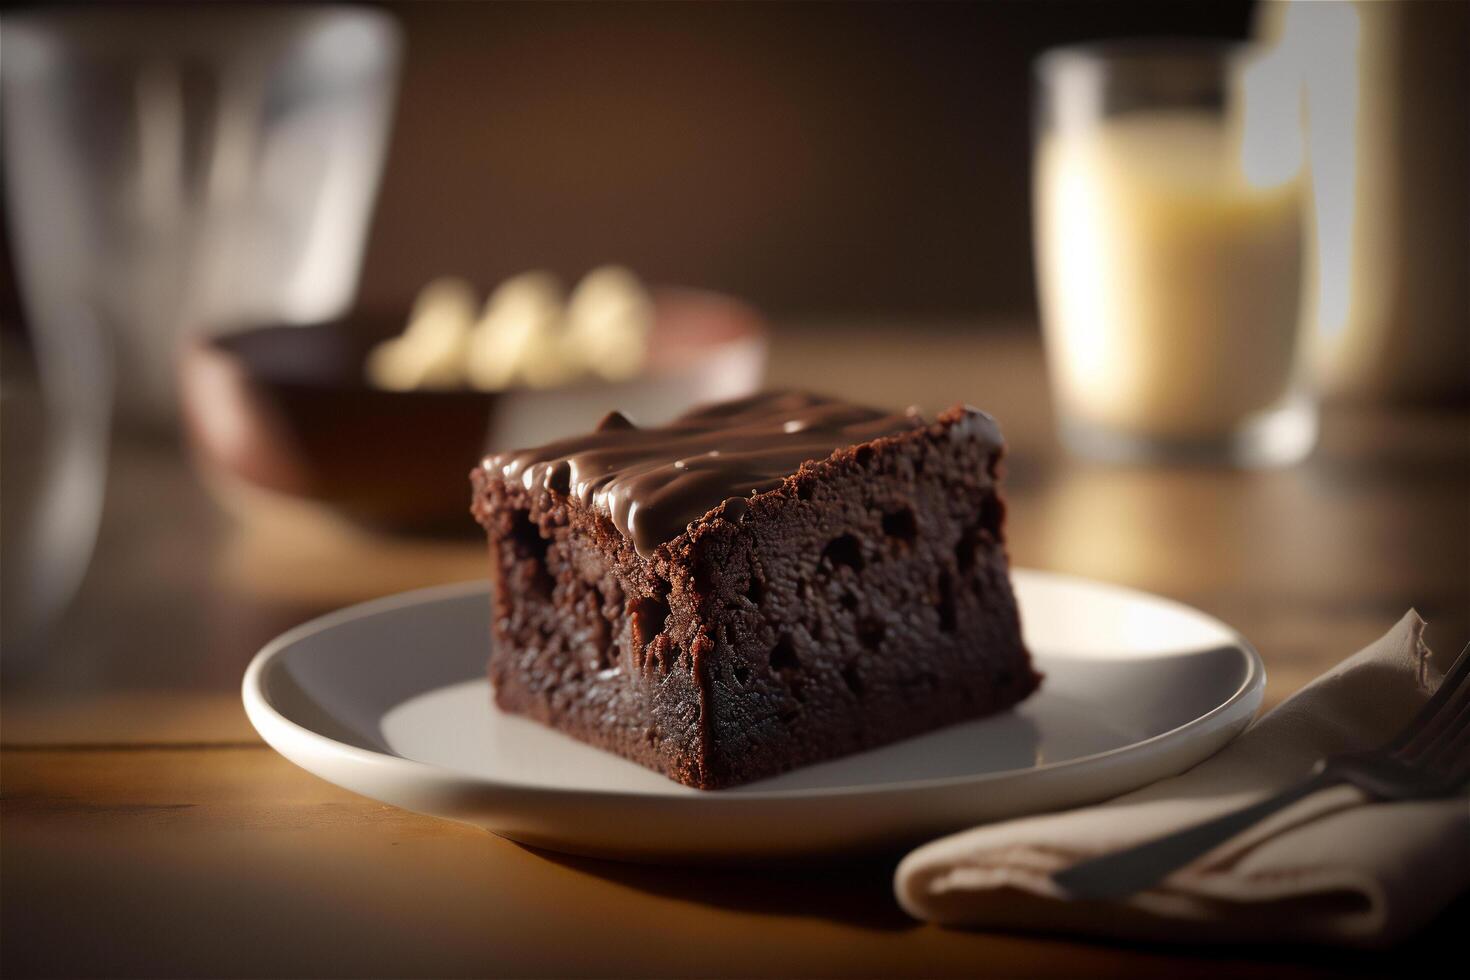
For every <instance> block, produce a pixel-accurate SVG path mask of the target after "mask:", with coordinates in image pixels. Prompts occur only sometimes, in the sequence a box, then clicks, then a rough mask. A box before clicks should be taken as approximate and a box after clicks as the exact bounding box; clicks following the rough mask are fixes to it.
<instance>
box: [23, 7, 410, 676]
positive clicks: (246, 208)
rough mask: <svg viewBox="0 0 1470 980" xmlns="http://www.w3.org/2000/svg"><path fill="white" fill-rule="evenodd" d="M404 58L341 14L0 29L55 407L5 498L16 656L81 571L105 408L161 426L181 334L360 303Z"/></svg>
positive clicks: (93, 16)
mask: <svg viewBox="0 0 1470 980" xmlns="http://www.w3.org/2000/svg"><path fill="white" fill-rule="evenodd" d="M398 51H399V36H398V29H397V26H396V24H395V22H394V21H393V20H392V19H391V18H390V17H388V16H387V15H386V14H384V13H383V12H381V11H375V10H369V9H358V8H349V7H316V6H307V5H301V6H267V5H258V6H249V5H240V6H227V5H218V6H217V5H210V4H198V5H192V6H187V5H179V6H171V7H145V6H132V5H115V6H110V7H90V8H89V7H76V8H58V9H52V10H41V11H36V12H29V13H21V14H15V15H10V14H7V15H6V16H5V17H4V18H3V20H0V111H3V115H0V119H3V126H4V138H3V144H4V146H3V153H4V163H5V192H6V195H7V198H6V200H7V210H8V215H9V225H10V226H9V228H8V229H7V230H8V232H9V234H10V240H11V243H12V246H13V250H14V255H15V260H16V267H17V272H18V278H19V282H20V287H21V294H22V300H23V302H24V305H25V309H26V314H27V321H28V327H29V334H30V340H31V345H32V348H33V350H34V353H35V357H36V366H37V375H38V378H39V381H40V386H41V403H42V408H43V410H44V414H45V418H44V420H42V422H41V424H39V425H38V426H35V428H36V429H37V431H38V433H39V438H38V440H37V441H38V442H39V443H41V445H40V446H39V450H38V453H37V456H38V460H37V461H36V462H35V464H34V465H33V466H30V465H28V469H27V472H26V473H25V474H24V476H25V477H26V479H25V481H22V482H25V483H26V484H27V487H26V492H25V493H20V492H19V490H17V492H16V494H14V495H12V494H9V493H8V494H7V507H6V512H5V514H4V518H5V520H4V531H3V538H4V542H5V559H6V565H7V566H9V565H11V564H12V563H16V564H17V565H18V566H19V567H18V568H16V569H14V570H12V571H9V572H8V573H7V574H6V576H5V584H6V588H5V590H4V606H5V616H4V620H5V647H6V655H7V663H13V662H14V661H15V659H16V658H17V657H18V656H20V652H18V651H22V652H23V650H34V649H38V645H37V643H36V642H35V640H36V637H37V636H38V635H39V634H40V633H41V632H42V631H43V629H44V627H45V626H46V625H47V623H48V622H49V621H50V620H52V619H54V618H55V616H56V615H57V614H58V613H59V612H60V610H61V609H62V607H64V605H65V604H66V602H67V601H68V600H69V598H70V596H71V595H72V593H73V592H75V590H76V588H77V586H78V584H79V582H80V581H81V578H82V575H83V573H84V572H85V569H86V567H87V564H88V562H89V559H90V556H91V550H92V547H93V544H94V539H95V537H96V533H97V529H98V521H99V518H100V514H101V509H102V502H103V493H104V486H105V478H106V470H107V450H108V440H109V434H110V431H111V428H112V426H113V421H114V419H115V418H117V419H120V420H121V421H123V422H124V423H131V424H133V425H134V426H137V425H143V426H154V427H156V426H157V425H158V424H160V423H163V422H166V421H168V420H170V419H172V418H173V417H174V413H175V408H174V404H175V403H174V382H173V378H174V351H175V344H176V343H177V340H178V338H179V335H180V334H181V333H182V332H183V331H184V330H186V329H226V328H228V327H230V326H231V325H236V324H239V323H246V322H267V323H269V322H277V323H278V322H287V323H290V322H310V321H314V320H325V319H330V318H331V317H333V316H335V315H337V314H338V313H340V312H341V311H342V310H343V309H344V308H345V307H346V306H347V305H348V304H349V303H350V301H351V299H352V296H353V293H354V292H355V290H356V285H357V276H358V271H359V266H360V262H361V256H362V250H363V246H364V240H365V233H366V229H367V223H368V218H369V214H370V210H371V203H372V199H373V196H374V194H375V192H376V189H377V182H378V176H379V171H380V168H381V166H382V161H383V153H384V149H385V144H386V138H387V133H388V123H389V118H390V115H391V109H392V101H393V94H394V85H395V76H396V70H397V61H398ZM9 395H10V392H8V391H7V392H6V396H7V397H6V401H7V402H8V403H10V404H12V405H13V404H14V403H15V399H11V398H10V397H9ZM12 415H13V412H11V411H10V410H7V423H9V422H10V421H11V420H12V419H11V416H12ZM7 439H9V436H7ZM12 461H13V460H12ZM7 465H8V464H7ZM12 482H14V481H7V483H12ZM31 483H34V484H35V486H33V487H32V486H30V484H31ZM12 504H23V506H12Z"/></svg>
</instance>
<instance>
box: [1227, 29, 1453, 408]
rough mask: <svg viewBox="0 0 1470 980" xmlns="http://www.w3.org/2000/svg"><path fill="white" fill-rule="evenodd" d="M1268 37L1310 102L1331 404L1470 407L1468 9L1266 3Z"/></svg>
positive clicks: (1319, 335) (1318, 312)
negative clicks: (1468, 398) (1347, 400)
mask: <svg viewBox="0 0 1470 980" xmlns="http://www.w3.org/2000/svg"><path fill="white" fill-rule="evenodd" d="M1256 33H1257V35H1258V36H1260V37H1261V38H1262V39H1263V40H1265V41H1266V42H1267V43H1269V44H1270V45H1271V49H1272V54H1271V56H1272V57H1273V58H1277V59H1280V60H1281V61H1283V62H1284V63H1285V64H1286V65H1287V66H1288V67H1289V68H1290V70H1292V71H1293V72H1294V73H1295V74H1296V76H1297V78H1298V79H1299V83H1300V85H1301V87H1302V89H1303V90H1304V94H1305V96H1306V107H1307V130H1308V154H1307V156H1308V166H1309V169H1310V171H1311V184H1312V199H1311V207H1312V211H1313V214H1312V217H1313V220H1312V221H1311V222H1310V224H1309V228H1310V229H1311V234H1310V235H1309V237H1308V252H1307V254H1308V270H1309V275H1308V281H1307V294H1308V295H1307V298H1308V318H1309V322H1311V323H1312V324H1313V326H1314V339H1315V347H1316V350H1315V352H1314V353H1315V355H1316V368H1317V372H1318V376H1319V378H1320V379H1321V382H1322V385H1323V387H1324V389H1325V390H1327V391H1329V392H1332V393H1335V394H1342V395H1347V396H1352V397H1367V398H1389V399H1404V398H1414V399H1433V398H1444V397H1453V396H1462V397H1463V396H1464V395H1466V394H1467V393H1470V275H1467V270H1470V125H1467V122H1466V120H1467V111H1470V57H1467V56H1466V53H1467V51H1470V4H1465V3H1410V2H1395V3H1386V2H1373V3H1364V2H1361V0H1355V2H1352V3H1300V2H1295V0H1294V2H1291V3H1267V4H1261V5H1260V6H1259V7H1258V8H1257V23H1256Z"/></svg>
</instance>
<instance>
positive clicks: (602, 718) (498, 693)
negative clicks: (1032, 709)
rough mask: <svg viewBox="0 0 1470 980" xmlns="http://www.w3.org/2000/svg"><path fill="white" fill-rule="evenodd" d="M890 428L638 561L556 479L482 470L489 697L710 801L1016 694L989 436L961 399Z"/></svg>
mask: <svg viewBox="0 0 1470 980" xmlns="http://www.w3.org/2000/svg"><path fill="white" fill-rule="evenodd" d="M785 397H787V398H788V399H789V398H790V396H785ZM802 397H803V398H807V399H808V404H813V405H819V406H825V405H829V404H832V403H829V402H827V401H826V400H822V399H817V398H814V397H811V396H802ZM758 407H759V406H758ZM875 415H876V413H875ZM676 425H677V423H676ZM889 428H890V429H891V430H892V431H888V432H887V434H881V435H878V436H876V437H874V438H870V439H868V440H867V441H864V442H861V443H859V444H856V445H847V446H840V447H837V448H835V451H833V452H832V453H831V455H829V456H827V457H825V458H822V459H818V460H811V461H807V462H804V463H801V464H800V465H799V466H796V467H794V472H791V473H790V474H789V475H787V476H785V477H784V478H782V479H780V481H779V482H778V483H776V485H775V486H773V487H771V488H770V489H762V490H760V491H759V492H756V493H754V494H751V495H749V496H746V497H741V498H738V499H733V500H728V501H714V502H711V504H710V507H709V509H708V510H706V511H705V512H704V513H703V514H702V516H699V517H697V518H695V519H694V520H693V521H692V522H691V523H688V524H687V525H686V527H685V529H684V530H683V531H681V532H680V533H678V534H677V535H675V536H673V537H672V538H671V539H670V540H668V541H664V542H661V543H659V544H657V546H656V547H653V548H652V549H651V550H650V552H649V553H648V554H640V553H639V551H638V550H637V549H636V548H635V546H634V543H633V541H632V540H631V539H630V535H629V534H628V533H627V532H626V531H625V530H623V529H621V528H619V527H618V526H617V525H616V524H615V522H614V520H613V517H612V514H611V513H610V508H605V507H601V506H599V502H598V500H597V498H596V497H595V495H590V496H589V495H588V494H585V493H584V494H579V493H578V492H577V488H576V487H575V486H573V485H572V484H571V483H570V482H569V481H568V479H567V475H566V474H567V471H566V468H565V467H560V466H557V465H552V464H548V465H547V466H546V468H545V474H544V477H543V478H542V479H540V480H537V479H527V478H526V477H525V475H524V471H519V472H512V473H511V474H510V475H509V476H507V472H506V471H507V464H506V462H505V458H504V457H498V458H497V457H492V458H491V459H489V460H487V461H486V464H485V465H484V466H482V467H479V468H477V469H476V470H475V471H474V473H473V474H472V480H473V482H474V499H473V512H474V514H475V517H476V518H477V520H479V521H480V523H481V524H482V525H483V526H484V528H485V530H486V532H487V534H488V537H489V544H490V559H491V561H490V565H491V574H492V579H493V583H494V597H493V602H494V617H493V630H492V632H493V636H492V654H491V658H490V665H489V671H490V678H491V681H492V683H493V685H494V688H495V697H496V701H497V703H498V704H499V706H500V707H501V708H502V709H504V710H506V711H511V712H515V713H519V714H523V715H527V716H529V717H531V718H535V719H537V720H538V721H541V722H543V723H545V724H547V725H551V726H553V727H555V728H557V729H559V730H561V731H563V732H565V733H567V734H569V735H571V736H573V737H576V738H579V739H581V740H583V741H586V742H589V743H591V744H593V745H596V746H599V747H601V748H603V749H606V750H609V751H612V752H616V753H618V754H619V755H622V756H625V757H626V758H629V759H632V760H633V761H635V762H638V763H640V764H642V765H645V766H648V767H650V768H653V769H656V770H658V771H660V772H663V773H665V774H667V775H668V776H669V777H670V778H672V779H675V780H678V781H679V782H681V783H685V784H687V785H690V786H695V787H699V788H703V789H713V788H719V787H723V786H730V785H733V784H738V783H743V782H747V781H750V780H755V779H760V778H763V777H767V776H771V775H775V774H777V773H780V772H783V771H785V770H788V769H791V768H793V767H796V766H801V765H806V764H809V763H813V762H818V761H821V760H825V759H831V758H835V757H837V756H841V755H845V754H848V753H852V752H857V751H861V750H863V749H867V748H871V747H874V746H878V745H882V744H885V743H888V742H892V741H895V740H898V739H902V738H905V737H908V736H911V735H916V734H919V733H921V732H925V731H929V730H932V729H934V728H938V727H941V726H944V725H948V724H951V723H954V722H958V721H962V720H966V719H970V718H975V717H979V716H982V715H986V714H989V713H992V712H995V711H999V710H1003V709H1005V708H1007V707H1010V706H1011V705H1013V704H1015V703H1017V702H1018V701H1020V700H1022V699H1023V698H1025V697H1026V696H1027V695H1028V694H1030V693H1031V692H1032V691H1033V690H1035V688H1036V686H1037V684H1038V682H1039V679H1040V678H1039V676H1038V675H1037V674H1036V673H1035V671H1034V670H1033V669H1032V666H1031V662H1030V658H1029V656H1028V654H1027V652H1026V650H1025V648H1024V646H1023V645H1022V642H1021V636H1020V623H1019V619H1018V615H1017V610H1016V604H1015V599H1014V596H1013V594H1012V590H1011V585H1010V580H1009V575H1008V568H1007V558H1006V552H1005V538H1004V523H1005V503H1004V500H1003V498H1002V497H1001V495H1000V493H999V490H998V486H997V479H998V476H999V470H1000V460H1001V456H1002V452H1003V449H1002V445H1001V442H1000V439H999V434H998V432H997V431H996V430H995V428H994V424H993V423H992V422H990V420H989V419H988V417H986V416H983V415H982V414H980V413H977V412H974V410H972V409H965V408H959V407H957V408H954V409H950V410H949V411H947V412H945V413H943V414H941V415H940V416H939V417H938V419H937V420H936V421H934V422H932V423H924V422H923V421H922V420H920V419H917V418H916V417H914V416H908V417H907V421H906V422H903V423H901V424H900V423H895V424H894V425H892V426H890V427H889ZM619 431H626V430H622V429H620V430H619ZM632 431H635V432H636V431H639V430H632ZM714 438H718V434H716V436H714ZM603 444H604V443H603V442H599V443H598V446H599V450H600V448H601V447H602V446H603ZM684 448H687V447H684ZM681 451H682V450H681ZM553 463H554V461H553ZM671 465H672V464H671ZM584 468H585V467H584Z"/></svg>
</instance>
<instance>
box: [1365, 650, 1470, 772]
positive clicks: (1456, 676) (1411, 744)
mask: <svg viewBox="0 0 1470 980" xmlns="http://www.w3.org/2000/svg"><path fill="white" fill-rule="evenodd" d="M1467 678H1470V644H1466V645H1465V649H1463V650H1461V651H1460V655H1459V656H1458V657H1456V658H1455V662H1454V663H1453V664H1451V665H1450V669H1449V670H1447V671H1445V675H1444V680H1442V681H1440V684H1439V690H1437V691H1435V692H1434V694H1433V696H1431V697H1430V699H1429V700H1428V701H1426V702H1424V707H1422V708H1420V709H1419V713H1418V714H1416V715H1415V716H1414V719H1413V720H1412V721H1410V722H1409V723H1408V725H1406V726H1404V730H1403V731H1401V732H1399V734H1398V737H1396V738H1394V739H1393V740H1392V741H1390V742H1389V743H1388V744H1387V745H1385V746H1384V747H1383V751H1385V752H1393V753H1404V752H1406V751H1408V750H1410V749H1411V748H1413V749H1414V750H1415V751H1417V745H1415V743H1420V742H1421V741H1422V740H1421V738H1420V736H1421V735H1423V734H1424V732H1425V729H1426V728H1428V727H1429V726H1430V724H1431V723H1432V722H1433V721H1434V719H1435V718H1436V717H1437V716H1438V715H1439V712H1440V710H1441V709H1442V708H1443V707H1444V705H1445V703H1446V702H1448V701H1450V700H1451V699H1452V698H1453V697H1454V696H1455V694H1456V692H1458V691H1459V690H1460V689H1461V688H1462V687H1464V686H1465V681H1466V679H1467Z"/></svg>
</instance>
